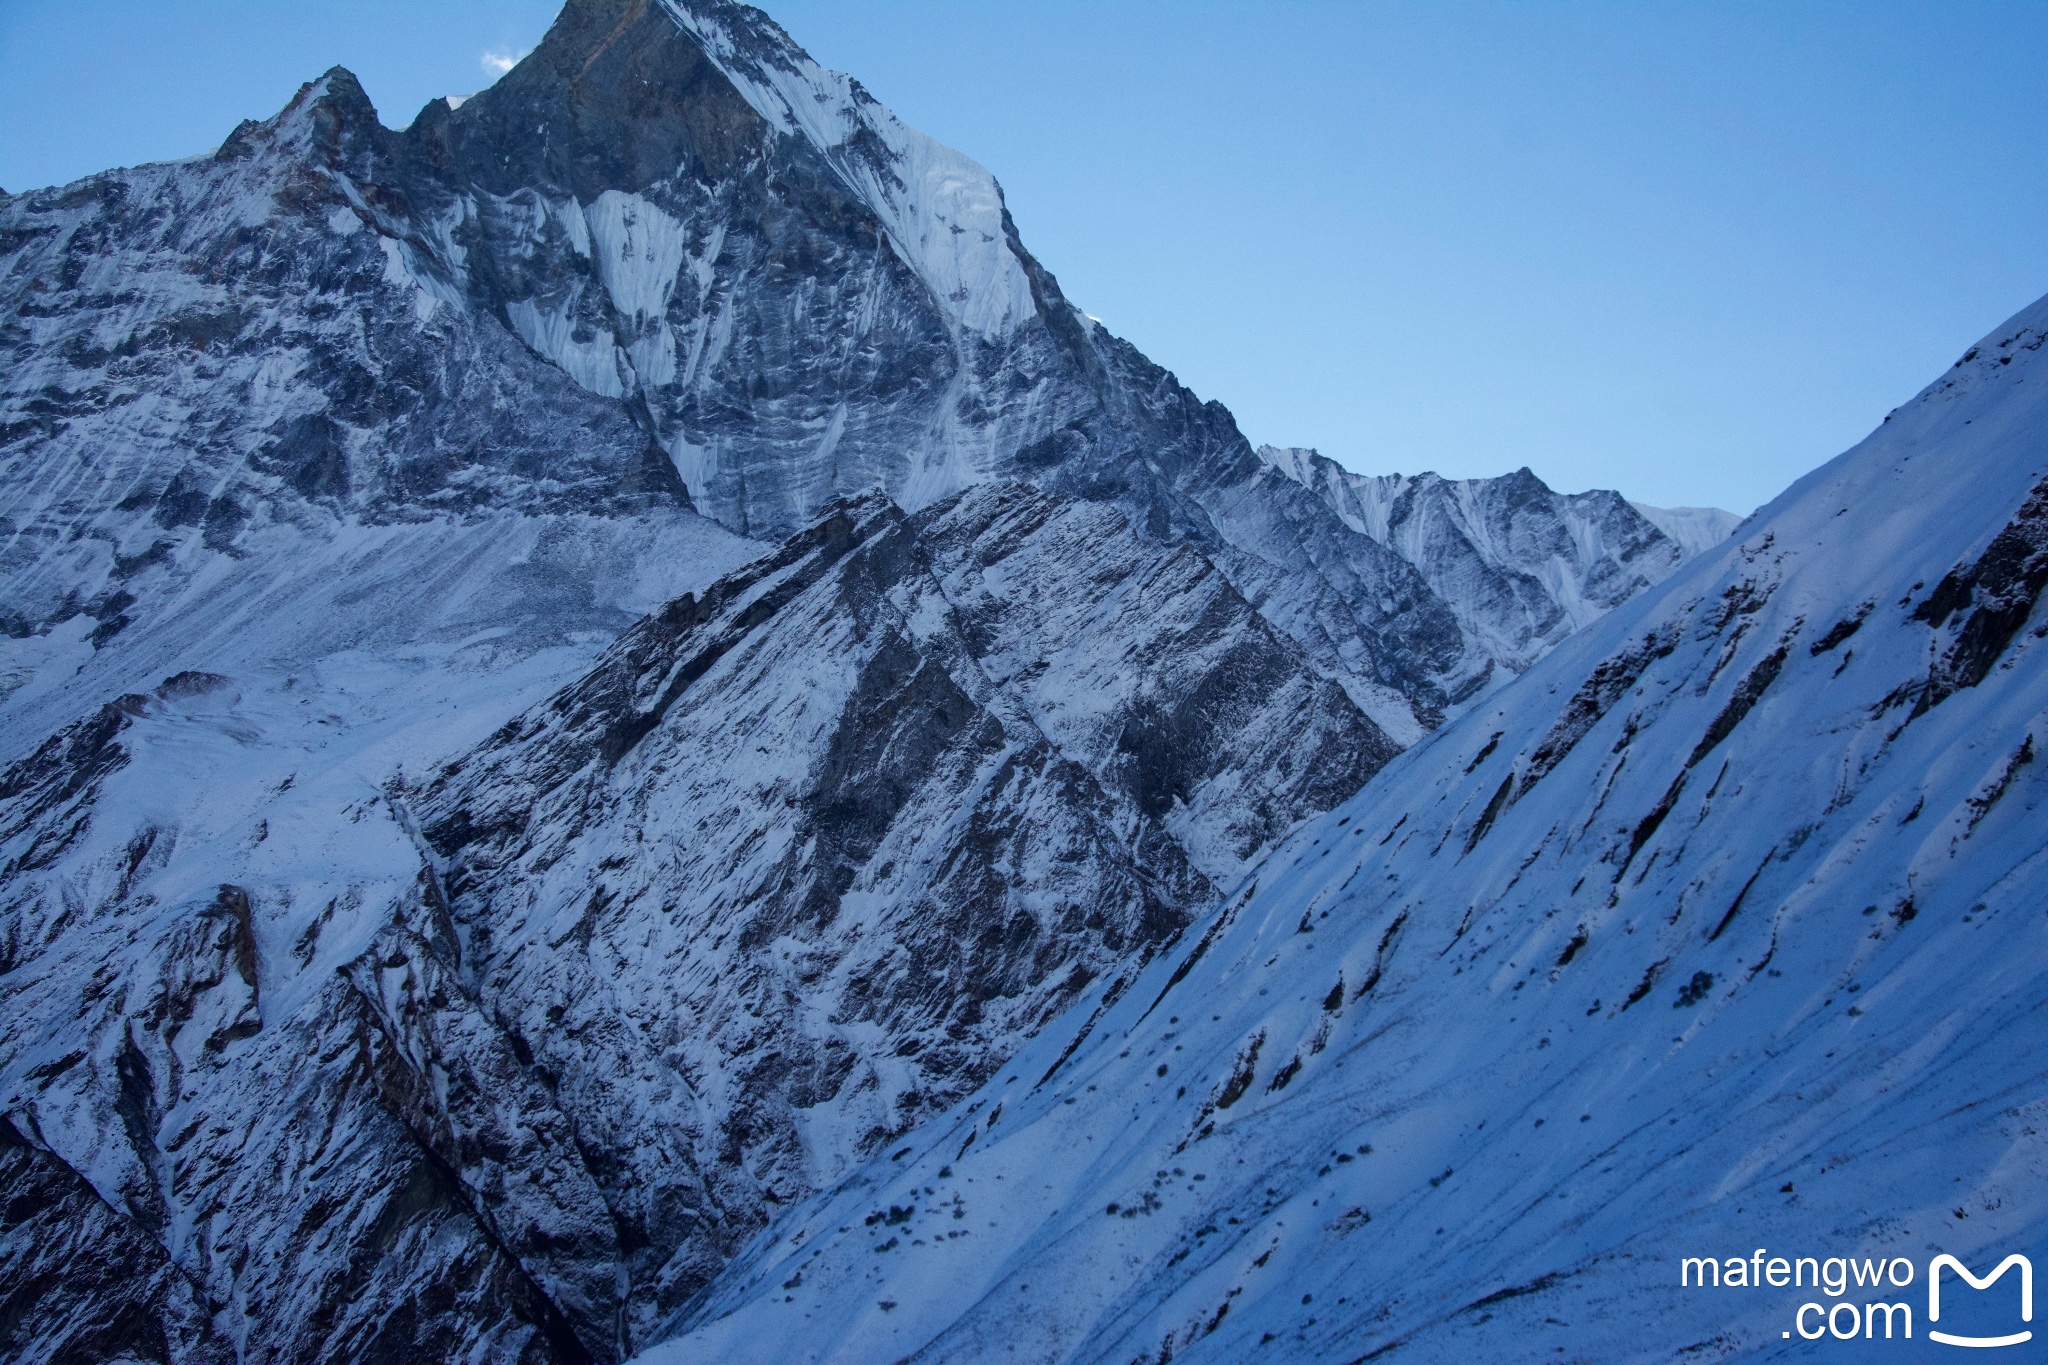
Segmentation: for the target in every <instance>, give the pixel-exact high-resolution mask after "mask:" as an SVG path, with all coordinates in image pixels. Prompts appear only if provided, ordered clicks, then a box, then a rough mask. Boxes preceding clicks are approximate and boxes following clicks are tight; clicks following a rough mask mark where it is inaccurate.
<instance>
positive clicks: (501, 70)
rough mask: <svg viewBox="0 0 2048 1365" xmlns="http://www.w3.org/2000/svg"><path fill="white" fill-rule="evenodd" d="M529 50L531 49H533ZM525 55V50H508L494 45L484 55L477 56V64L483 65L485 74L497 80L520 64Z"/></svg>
mask: <svg viewBox="0 0 2048 1365" xmlns="http://www.w3.org/2000/svg"><path fill="white" fill-rule="evenodd" d="M527 50H528V51H530V50H531V49H527ZM525 55H526V52H525V51H520V52H508V51H507V50H505V49H504V48H500V47H494V48H491V49H489V50H488V51H486V52H485V53H484V55H483V56H481V57H479V58H477V64H478V65H480V66H482V67H483V69H484V74H485V75H487V76H489V77H490V78H491V79H492V80H496V79H497V78H498V77H500V76H502V75H504V74H505V73H506V72H507V71H510V70H511V69H512V68H513V67H515V66H517V65H519V59H520V58H522V57H524V56H525Z"/></svg>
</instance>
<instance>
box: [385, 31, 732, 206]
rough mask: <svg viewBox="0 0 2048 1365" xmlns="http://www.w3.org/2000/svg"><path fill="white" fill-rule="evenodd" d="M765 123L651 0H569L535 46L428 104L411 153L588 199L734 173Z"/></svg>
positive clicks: (497, 185) (499, 188)
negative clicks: (461, 93) (513, 62)
mask: <svg viewBox="0 0 2048 1365" xmlns="http://www.w3.org/2000/svg"><path fill="white" fill-rule="evenodd" d="M765 131H766V126H765V124H764V123H763V121H762V119H761V117H760V116H759V115H758V114H756V113H755V112H754V110H753V109H752V108H751V107H749V106H748V104H747V102H746V100H745V99H743V98H742V97H741V96H740V94H739V92H738V91H737V90H736V89H734V87H733V85H732V82H730V81H729V80H727V79H726V78H725V76H724V75H723V74H722V73H721V72H720V71H719V70H718V68H717V67H716V66H715V65H713V64H712V62H711V61H710V60H708V59H707V57H706V56H705V54H704V50H703V48H702V47H701V45H700V44H699V43H698V42H697V40H696V39H695V38H694V37H693V36H692V35H691V34H689V33H687V32H686V31H684V29H683V28H682V27H681V25H679V24H678V23H677V22H676V19H675V17H674V15H673V14H671V13H670V12H669V11H668V10H667V9H665V8H664V7H662V6H661V5H659V4H655V3H653V2H652V0H572V3H570V4H569V5H567V6H566V7H564V9H563V10H562V13H561V15H560V16H559V17H558V18H557V19H556V20H555V23H554V26H553V27H552V28H550V29H549V30H548V32H547V35H546V36H545V37H544V38H543V39H542V40H541V42H540V45H539V46H538V47H536V48H535V49H534V50H533V52H532V53H531V54H529V55H528V56H527V57H526V58H525V59H524V60H522V61H521V62H520V63H519V64H518V65H517V66H515V67H513V68H512V70H511V71H509V72H507V73H506V75H505V76H504V78H503V79H501V80H499V81H498V82H497V83H496V84H494V85H492V86H491V87H489V88H488V89H486V90H483V91H481V92H479V93H478V94H476V95H475V96H473V97H472V98H470V99H468V100H465V101H463V103H462V107H461V108H459V109H451V108H450V107H449V106H448V104H447V102H446V101H442V100H435V101H432V102H430V103H429V104H428V105H427V107H426V108H425V109H424V110H423V111H421V113H420V116H419V117H418V118H417V119H416V120H415V121H414V122H413V124H412V127H411V128H410V129H408V130H407V133H406V140H407V143H408V145H409V146H410V147H412V148H413V149H414V150H415V151H416V152H417V154H419V155H420V156H422V157H423V158H425V159H426V160H427V161H428V162H430V163H431V164H433V165H435V166H436V167H438V168H446V169H450V170H456V171H459V172H460V173H461V174H463V175H464V176H466V177H467V178H468V179H470V180H471V181H472V182H473V183H474V184H476V185H477V186H479V187H480V188H483V189H486V190H489V191H491V192H492V193H497V194H509V193H512V192H514V191H516V190H518V189H522V188H527V187H533V186H550V187H553V188H556V189H558V190H563V191H567V192H569V193H572V194H574V195H576V196H577V197H578V198H579V199H582V200H585V201H588V200H590V199H594V198H596V197H597V196H598V195H599V194H602V193H603V192H604V191H606V190H622V191H626V192H629V193H637V192H639V191H641V190H644V189H646V188H647V187H648V186H650V185H652V184H654V183H656V182H657V181H661V180H665V179H668V178H670V177H672V176H675V175H677V174H678V173H679V172H694V173H696V174H698V175H700V176H703V177H706V178H711V177H719V176H726V175H730V174H733V173H734V172H736V171H737V170H738V169H739V167H740V166H741V165H742V164H743V163H744V162H745V161H746V160H747V159H748V158H749V157H751V156H755V155H758V154H759V151H760V143H761V139H762V135H763V134H764V132H765Z"/></svg>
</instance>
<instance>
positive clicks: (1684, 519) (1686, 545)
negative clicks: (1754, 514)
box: [1629, 502, 1742, 555]
mask: <svg viewBox="0 0 2048 1365" xmlns="http://www.w3.org/2000/svg"><path fill="white" fill-rule="evenodd" d="M1629 506H1631V507H1633V508H1635V509H1636V511H1638V512H1640V513H1642V515H1643V519H1644V520H1646V521H1648V522H1649V523H1650V524H1651V525H1652V526H1655V527H1656V528H1657V529H1658V530H1660V531H1662V532H1663V533H1664V534H1665V535H1667V536H1670V537H1671V539H1672V540H1674V541H1676V542H1677V543H1678V547H1679V548H1680V549H1681V550H1684V551H1685V552H1686V553H1687V554H1689V555H1697V554H1705V553H1706V552H1707V551H1708V550H1711V549H1713V548H1714V547H1715V546H1717V545H1719V544H1720V543H1721V542H1722V541H1724V540H1726V539H1728V537H1730V536H1732V535H1734V534H1735V528H1736V527H1738V526H1740V525H1741V524H1742V518H1741V517H1738V516H1736V515H1735V514H1734V513H1733V512H1724V511H1722V510H1721V509H1720V508H1718V507H1652V506H1650V505H1649V504H1648V503H1644V502H1632V503H1630V504H1629Z"/></svg>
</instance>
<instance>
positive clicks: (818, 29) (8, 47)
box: [0, 0, 2048, 511]
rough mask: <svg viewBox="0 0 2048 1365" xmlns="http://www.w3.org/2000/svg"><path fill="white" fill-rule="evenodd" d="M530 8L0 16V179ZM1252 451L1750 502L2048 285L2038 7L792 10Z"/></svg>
mask: <svg viewBox="0 0 2048 1365" xmlns="http://www.w3.org/2000/svg"><path fill="white" fill-rule="evenodd" d="M553 8H554V7H553V5H552V4H549V3H544V2H543V3H534V0H495V3H488V4H487V3H478V2H477V0H434V2H433V3H420V2H418V0H415V2H413V3H399V2H398V0H351V2H350V3H339V2H338V0H292V3H282V0H272V2H269V3H258V0H152V2H151V3H140V2H139V0H65V3H62V4H59V3H55V2H54V0H0V185H4V186H6V187H7V188H8V189H11V190H19V189H23V188H26V187H30V186H35V185H41V184H51V183H58V182H62V181H65V180H69V179H72V178H75V177H77V176H80V175H84V174H86V173H89V172H91V171H93V170H96V169H99V168H102V167H105V166H111V165H120V164H130V163H134V162H138V161H143V160H150V159H157V158H164V157H173V156H182V155H189V154H192V153H195V152H200V151H204V150H206V149H207V148H209V147H211V146H212V145H213V144H215V143H217V142H218V141H219V140H220V139H221V138H222V137H223V136H225V135H226V133H227V132H228V130H229V129H230V128H232V127H233V126H234V124H235V122H236V121H237V120H239V119H241V118H244V117H250V116H255V117H262V116H267V115H268V114H270V113H272V112H274V111H275V110H276V109H277V108H278V107H279V106H280V105H281V104H282V103H283V102H284V101H285V100H286V99H287V98H289V96H290V94H291V92H292V91H293V90H294V89H295V88H296V87H297V86H298V84H299V83H300V82H301V81H304V80H306V79H308V78H310V77H312V76H314V75H316V74H318V73H319V72H320V71H322V70H324V69H325V68H326V67H327V66H329V65H331V64H333V63H336V62H339V63H341V64H343V65H345V66H348V67H349V68H350V69H352V70H354V71H355V72H356V73H357V74H358V75H359V76H361V77H362V78H363V82H364V84H365V86H366V87H367V88H368V89H369V92H370V95H371V97H372V98H373V99H375V100H376V101H377V104H378V106H379V108H380V109H381V110H383V112H384V116H385V120H386V122H389V123H393V124H401V123H404V122H406V121H407V120H408V119H409V118H410V117H411V115H412V113H413V112H414V111H415V110H416V109H417V108H418V107H419V106H420V105H421V104H423V103H424V102H425V101H426V100H427V99H429V98H431V97H432V96H434V95H438V94H443V93H450V92H467V91H470V90H473V89H475V88H477V87H478V86H480V85H482V84H484V83H485V81H486V80H487V79H489V78H490V77H489V72H488V69H487V62H486V59H485V54H487V53H500V54H510V53H516V52H519V51H521V50H523V49H525V48H527V47H529V46H531V45H532V44H533V42H534V41H535V40H536V39H537V38H538V37H539V36H540V34H541V33H542V31H543V30H544V29H545V27H546V25H547V23H548V22H549V20H550V19H551V17H552V12H553ZM768 8H769V10H770V12H771V13H772V14H774V15H775V16H776V17H777V18H778V19H780V20H781V21H782V23H783V24H784V26H785V27H787V28H788V29H789V30H790V31H791V33H793V34H794V35H795V37H796V38H797V40H798V41H799V42H801V43H803V44H804V45H805V46H806V47H808V48H809V49H810V50H811V52H812V53H813V55H815V56H816V57H817V58H818V59H819V60H820V61H822V62H824V63H826V64H827V65H830V66H837V67H840V68H842V69H845V70H849V71H851V72H853V73H854V74H855V75H857V76H858V77H859V78H860V79H861V80H862V82H863V83H865V84H866V85H867V86H868V88H869V89H870V90H872V91H873V92H874V93H875V95H876V96H877V97H878V98H880V99H881V100H882V101H883V102H884V103H886V104H889V105H891V106H892V107H893V108H895V109H896V111H897V112H898V113H899V114H901V115H902V116H903V117H904V118H905V119H906V120H908V121H909V122H911V123H913V124H915V125H917V126H919V127H922V128H924V129H925V130H926V131H928V132H930V133H932V134H934V135H936V136H937V137H939V138H941V139H943V140H944V141H947V142H950V143H952V144H954V145H955V146H958V147H961V148H963V149H965V150H966V151H968V152H969V153H970V154H972V155H973V156H975V157H976V158H978V159H979V160H981V161H982V162H983V163H985V164H986V165H988V166H989V167H990V168H991V169H992V170H993V171H994V172H995V174H996V176H997V178H998V179H1000V180H1001V181H1002V183H1003V186H1004V189H1005V191H1006V192H1007V193H1008V195H1009V199H1010V204H1011V208H1012V211H1013V212H1014V214H1015V215H1016V218H1017V222H1018V224H1019V226H1020V228H1021V229H1022V231H1023V234H1024V239H1025V241H1026V242H1027V243H1028V244H1029V245H1030V246H1031V248H1032V249H1033V250H1034V251H1035V252H1036V253H1037V254H1038V255H1039V257H1040V258H1041V259H1042V260H1044V261H1045V262H1046V264H1047V265H1048V266H1049V267H1050V268H1051V269H1052V270H1053V271H1054V273H1055V274H1057V275H1058V276H1059V278H1060V282H1061V284H1062V285H1063V286H1064V287H1065V288H1066V290H1067V293H1068V294H1069V295H1070V296H1071V297H1072V298H1073V299H1074V300H1075V301H1076V302H1078V303H1079V304H1081V305H1082V306H1083V307H1084V308H1086V309H1087V310H1088V311H1090V312H1091V313H1094V314H1096V315H1098V316H1100V317H1101V318H1103V319H1104V320H1105V321H1106V322H1107V323H1108V324H1109V325H1110V326H1111V327H1112V328H1113V329H1114V330H1116V331H1118V332H1119V333H1121V334H1122V335H1124V336H1126V337H1128V338H1130V339H1131V340H1132V341H1133V342H1135V343H1136V344H1137V345H1138V346H1139V347H1141V348H1142V349H1143V350H1145V351H1146V352H1147V353H1148V354H1149V355H1151V356H1152V357H1153V358H1154V359H1156V360H1158V361H1160V362H1161V363H1162V364H1165V365H1167V366H1168V367H1170V368H1172V369H1173V370H1174V371H1176V372H1177V373H1178V374H1179V375H1180V376H1181V378H1182V379H1183V380H1185V381H1186V382H1187V383H1188V384H1190V385H1191V386H1192V387H1194V388H1195V389H1196V390H1197V391H1198V392H1200V393H1201V394H1202V395H1203V396H1204V397H1212V398H1218V399H1221V400H1222V401H1223V402H1224V403H1226V404H1228V405H1229V406H1230V407H1231V409H1232V410H1233V411H1234V412H1235V413H1236V414H1237V416H1238V419H1239V421H1240V423H1241V424H1242V425H1243V427H1244V429H1245V431H1246V433H1247V434H1248V435H1250V436H1251V438H1252V439H1253V440H1254V441H1270V442H1274V443H1276V444H1291V445H1313V446H1316V447H1318V448H1320V449H1321V450H1323V451H1324V452H1325V453H1327V454H1330V455H1332V456H1335V457H1336V458H1338V459H1340V460H1342V461H1343V462H1344V463H1346V464H1348V465H1350V466H1352V467H1354V468H1357V469H1362V470H1367V471H1373V472H1379V471H1388V470H1403V471H1413V470H1420V469H1436V470H1439V471H1441V472H1443V473H1445V474H1449V475H1474V474H1494V473H1499V472H1502V471H1504V470H1507V469H1511V468H1513V467H1515V466H1517V465H1521V464H1527V465H1529V466H1531V467H1532V468H1534V469H1535V470H1536V472H1537V473H1538V474H1540V475H1542V476H1543V477H1544V478H1545V479H1547V480H1548V481H1550V482H1551V483H1552V484H1553V485H1555V486H1557V487H1559V488H1563V489H1566V490H1578V489H1582V488H1587V487H1596V486H1604V487H1616V488H1620V489H1621V490H1623V491H1624V492H1626V493H1628V494H1629V495H1630V496H1632V497H1636V498H1639V499H1641V500H1644V501H1649V502H1660V503H1665V504H1700V503H1713V504H1718V505H1721V506H1724V507H1728V508H1731V509H1734V510H1736V511H1747V510H1749V509H1750V508H1751V507H1753V506H1755V505H1756V504H1757V503H1759V502H1761V501H1762V500H1764V499H1766V498H1768V497H1770V496H1771V495H1772V494H1774V493H1775V492H1777V491H1778V490H1779V489H1780V488H1782V487H1783V486H1784V485H1785V484H1786V483H1787V482H1789V481H1790V480H1791V479H1792V478H1794V477H1795V476H1796V475H1798V474H1799V473H1801V472H1802V471H1804V470H1806V469H1808V468H1810V467H1812V466H1813V465H1815V464H1817V463H1819V462H1820V461H1822V460H1824V459H1826V458H1828V457H1829V456H1831V455H1833V454H1834V453H1836V452H1837V451H1839V450H1841V449H1842V448H1844V447H1846V446H1848V445H1849V444H1851V443H1853V442H1854V441H1856V440H1857V439H1859V438H1860V437H1861V436H1862V435H1863V434H1864V433H1865V432H1866V431H1868V430H1869V429H1870V428H1871V427H1872V426H1874V425H1876V424H1877V423H1878V422H1879V421H1880V420H1881V419H1882V418H1883V416H1884V414H1885V412H1886V411H1887V410H1889V409H1890V408H1891V407H1893V406H1895V405H1896V404H1898V403H1900V402H1902V401H1904V400H1905V399H1906V398H1907V397H1909V396H1910V395H1911V394H1912V393H1913V392H1914V391H1915V390H1917V389H1918V388H1919V387H1920V386H1921V385H1922V384H1923V383H1925V382H1927V381H1928V380H1930V379H1932V378H1933V377H1934V376H1935V375H1936V374H1937V373H1938V372H1939V371H1940V370H1941V369H1942V368H1944V367H1945V366H1946V365H1948V364H1949V363H1950V362H1951V361H1952V360H1954V359H1955V357H1956V356H1957V355H1958V354H1959V353H1960V352H1961V351H1962V350H1963V348H1964V347H1965V346H1967V345H1968V344H1969V343H1970V342H1971V341H1972V340H1974V339H1975V338H1976V337H1977V336H1979V335H1980V334H1981V333H1983V332H1985V331H1988V330H1989V329H1990V328H1991V327H1993V326H1994V325H1996V324H1997V323H1998V322H1999V321H2000V320H2001V319H2003V318H2004V317H2005V316H2006V315H2008V314H2010V313H2012V312H2014V311H2015V310H2017V309H2018V308H2019V307H2021V306H2022V305H2023V304H2025V303H2027V302H2029V301H2031V300H2032V299H2034V298H2035V297H2036V296H2038V295H2040V294H2041V293H2043V292H2048V231H2044V228H2048V4H2043V3H2040V2H2039V0H2034V2H2033V3H1970V2H1969V0H1944V2H1943V3H1928V4H1886V3H1878V2H1877V0H1871V2H1870V3H1860V4H1839V5H1826V4H1801V3H1788V2H1786V0H1777V2H1774V3H1716V4H1684V3H1653V4H1645V3H1638V2H1637V0H1628V2H1626V3H1579V4H1572V3H1541V4H1539V3H1429V4H1421V3H1399V4H1377V3H1375V4H1366V3H1338V2H1337V0H1292V2H1290V0H1258V2H1257V3H1252V2H1251V0H1242V2H1240V3H1228V4H1226V3H1203V0H1171V2H1170V3H1166V2H1161V0H1151V2H1145V0H1029V2H1028V3H1026V2H1025V0H979V2H978V3H977V2H972V0H865V2H863V3H850V2H849V0H780V2H779V3H770V4H769V6H768Z"/></svg>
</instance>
